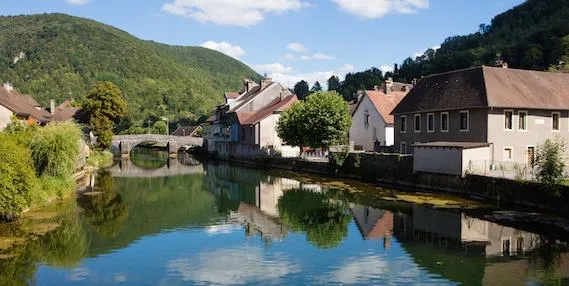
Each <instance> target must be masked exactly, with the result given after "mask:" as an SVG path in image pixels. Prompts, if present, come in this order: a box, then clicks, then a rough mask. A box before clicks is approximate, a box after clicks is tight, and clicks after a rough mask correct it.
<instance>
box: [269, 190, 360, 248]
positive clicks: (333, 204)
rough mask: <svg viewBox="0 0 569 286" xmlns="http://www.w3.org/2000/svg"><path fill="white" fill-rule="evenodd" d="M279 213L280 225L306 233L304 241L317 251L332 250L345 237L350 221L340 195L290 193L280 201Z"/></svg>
mask: <svg viewBox="0 0 569 286" xmlns="http://www.w3.org/2000/svg"><path fill="white" fill-rule="evenodd" d="M278 209H279V214H280V218H281V219H282V220H283V222H285V223H286V224H289V225H290V227H291V228H292V229H293V230H297V231H306V236H307V240H308V241H309V242H310V243H312V244H313V245H315V246H317V247H319V248H334V247H336V246H338V245H339V244H340V243H341V242H342V241H343V240H344V239H345V238H346V237H347V236H348V224H349V223H350V221H351V219H352V218H351V216H350V215H349V213H348V206H347V202H346V201H345V200H344V197H343V195H342V193H341V192H330V193H328V194H324V193H316V192H312V191H310V190H303V189H296V190H290V191H287V192H285V193H284V195H283V196H282V197H281V198H280V199H279V203H278Z"/></svg>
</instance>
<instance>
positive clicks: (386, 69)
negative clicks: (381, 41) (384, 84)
mask: <svg viewBox="0 0 569 286" xmlns="http://www.w3.org/2000/svg"><path fill="white" fill-rule="evenodd" d="M379 69H380V70H381V71H382V72H383V74H385V73H386V72H392V71H393V67H392V66H390V65H382V66H380V67H379Z"/></svg>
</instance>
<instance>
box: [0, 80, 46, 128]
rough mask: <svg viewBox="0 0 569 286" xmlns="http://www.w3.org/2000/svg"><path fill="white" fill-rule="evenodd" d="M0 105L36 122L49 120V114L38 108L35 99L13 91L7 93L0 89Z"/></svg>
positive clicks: (5, 90)
mask: <svg viewBox="0 0 569 286" xmlns="http://www.w3.org/2000/svg"><path fill="white" fill-rule="evenodd" d="M0 105H2V106H4V107H6V108H7V109H9V110H10V111H12V112H14V113H16V114H21V115H26V116H31V117H33V118H34V119H36V120H38V121H42V122H46V121H49V120H50V114H49V112H47V111H46V110H44V109H42V108H39V104H38V103H37V101H36V100H35V99H33V98H32V97H31V96H29V95H25V94H21V93H19V92H18V91H17V90H15V89H13V90H11V91H8V90H7V89H5V88H3V87H0Z"/></svg>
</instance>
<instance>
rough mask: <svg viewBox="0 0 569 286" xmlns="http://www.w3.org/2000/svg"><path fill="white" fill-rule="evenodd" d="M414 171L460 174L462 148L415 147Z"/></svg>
mask: <svg viewBox="0 0 569 286" xmlns="http://www.w3.org/2000/svg"><path fill="white" fill-rule="evenodd" d="M414 151H415V153H414V154H413V170H414V171H415V172H425V173H437V174H448V175H458V176H460V175H462V174H463V173H462V149H459V148H431V147H415V148H414Z"/></svg>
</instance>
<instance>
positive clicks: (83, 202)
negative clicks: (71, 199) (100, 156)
mask: <svg viewBox="0 0 569 286" xmlns="http://www.w3.org/2000/svg"><path fill="white" fill-rule="evenodd" d="M93 191H94V192H95V195H90V196H81V197H79V198H78V199H77V203H78V204H79V206H80V207H81V208H82V209H83V210H84V212H83V216H84V217H85V220H86V221H87V222H88V223H89V226H90V227H91V229H92V230H93V231H94V232H95V233H97V234H98V235H100V236H102V237H104V238H113V237H116V236H117V235H118V233H119V232H120V231H121V228H122V225H123V221H124V220H125V219H126V218H127V217H128V208H127V206H126V203H125V202H124V200H123V198H122V196H121V195H120V194H118V193H116V192H115V190H114V179H113V177H112V176H111V173H110V172H109V171H108V170H99V171H98V172H97V176H96V182H95V187H94V189H93Z"/></svg>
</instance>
